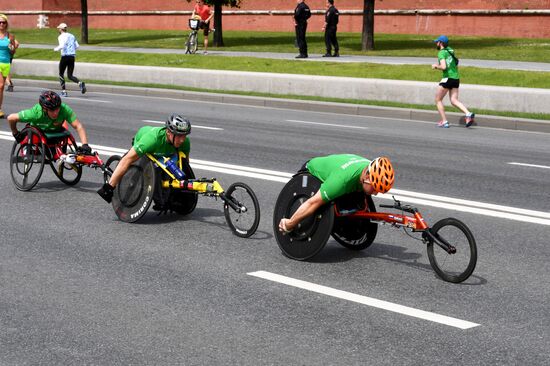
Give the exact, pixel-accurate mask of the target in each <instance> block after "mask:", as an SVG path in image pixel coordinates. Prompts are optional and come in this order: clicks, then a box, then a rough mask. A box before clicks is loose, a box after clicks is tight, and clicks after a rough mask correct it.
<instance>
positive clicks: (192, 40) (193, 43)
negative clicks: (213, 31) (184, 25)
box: [185, 32, 198, 54]
mask: <svg viewBox="0 0 550 366" xmlns="http://www.w3.org/2000/svg"><path fill="white" fill-rule="evenodd" d="M197 47H198V44H197V32H191V34H190V35H189V38H187V42H186V43H185V53H191V54H194V53H195V52H197Z"/></svg>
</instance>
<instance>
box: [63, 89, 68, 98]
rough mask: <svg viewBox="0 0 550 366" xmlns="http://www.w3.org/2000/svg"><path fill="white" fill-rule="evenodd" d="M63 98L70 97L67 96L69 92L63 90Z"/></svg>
mask: <svg viewBox="0 0 550 366" xmlns="http://www.w3.org/2000/svg"><path fill="white" fill-rule="evenodd" d="M61 96H62V97H68V96H69V95H68V94H67V92H66V91H65V90H62V91H61Z"/></svg>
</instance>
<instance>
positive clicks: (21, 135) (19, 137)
mask: <svg viewBox="0 0 550 366" xmlns="http://www.w3.org/2000/svg"><path fill="white" fill-rule="evenodd" d="M25 136H26V135H25V134H24V133H22V132H21V131H17V132H16V133H14V134H13V138H14V139H15V141H17V143H18V144H20V143H21V141H23V140H24V139H25Z"/></svg>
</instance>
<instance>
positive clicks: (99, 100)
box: [63, 97, 113, 103]
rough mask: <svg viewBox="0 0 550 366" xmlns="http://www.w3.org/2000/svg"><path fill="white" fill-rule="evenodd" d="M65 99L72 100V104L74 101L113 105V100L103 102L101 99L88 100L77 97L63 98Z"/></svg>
mask: <svg viewBox="0 0 550 366" xmlns="http://www.w3.org/2000/svg"><path fill="white" fill-rule="evenodd" d="M63 99H70V100H71V103H72V102H73V101H75V102H76V101H79V102H97V103H113V101H112V100H101V99H86V98H77V97H63Z"/></svg>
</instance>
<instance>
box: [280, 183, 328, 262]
mask: <svg viewBox="0 0 550 366" xmlns="http://www.w3.org/2000/svg"><path fill="white" fill-rule="evenodd" d="M320 186H321V181H320V180H319V179H317V178H315V177H314V176H312V175H311V174H309V173H300V174H296V175H295V176H294V177H292V179H290V181H288V183H287V184H286V185H285V186H284V187H283V189H282V190H281V192H280V193H279V197H278V198H277V202H276V203H275V210H274V212H273V233H274V236H275V239H276V240H277V244H278V245H279V248H280V249H281V251H282V252H283V254H284V255H285V256H287V257H289V258H292V259H296V260H307V259H309V258H312V257H313V256H315V255H316V254H317V253H319V252H320V251H321V250H322V249H323V248H324V246H325V245H326V243H327V241H328V238H329V237H330V233H331V232H332V226H333V224H334V208H333V206H332V205H330V204H327V205H323V206H321V208H319V209H318V210H317V211H316V212H315V213H314V214H313V215H311V216H309V217H307V218H305V219H304V220H302V222H300V224H299V225H298V226H297V227H296V228H295V229H294V230H293V231H291V232H290V233H287V234H285V233H282V232H280V231H279V222H280V221H281V219H282V218H290V217H292V215H293V214H294V213H295V212H296V210H297V209H298V207H300V206H301V205H302V204H303V203H304V202H305V201H306V200H308V199H309V198H310V197H312V196H313V195H314V194H315V193H316V192H317V191H318V190H319V188H320Z"/></svg>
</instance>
